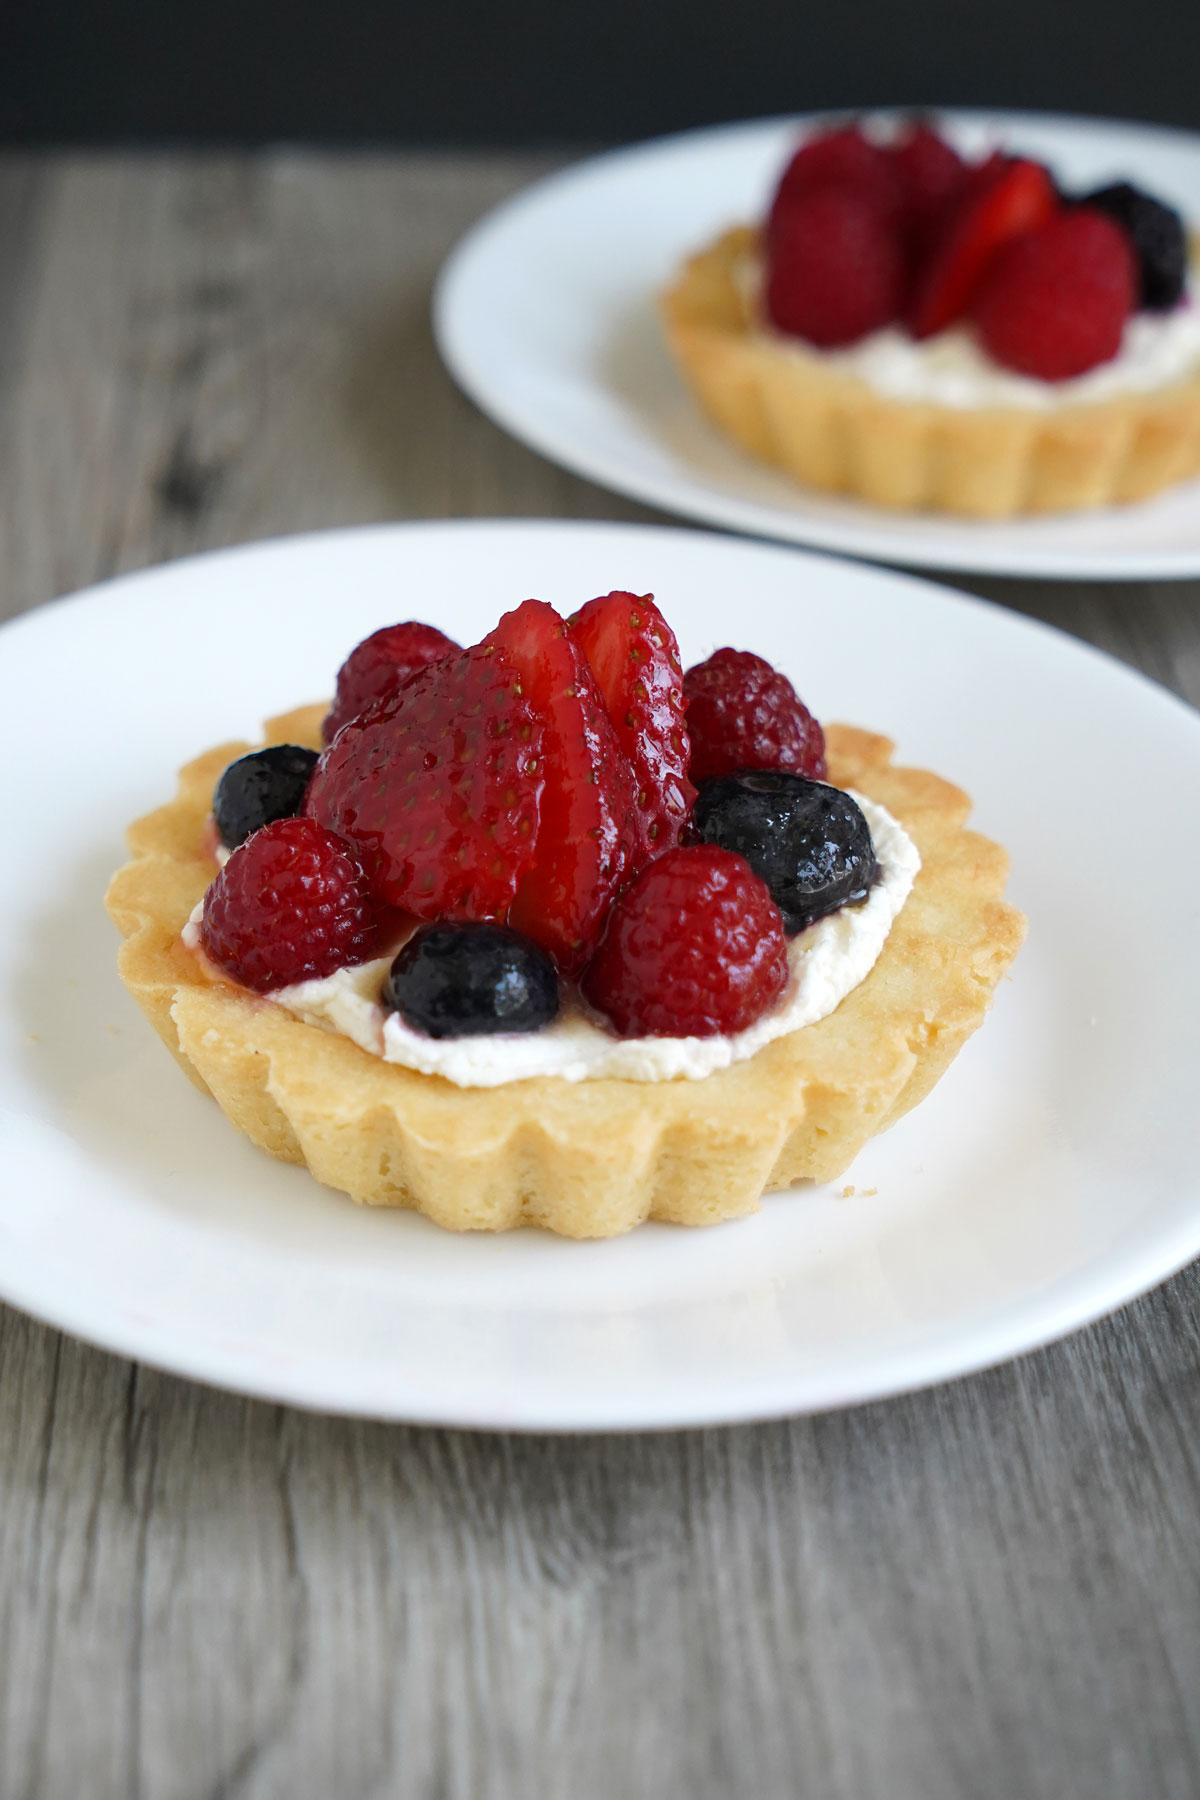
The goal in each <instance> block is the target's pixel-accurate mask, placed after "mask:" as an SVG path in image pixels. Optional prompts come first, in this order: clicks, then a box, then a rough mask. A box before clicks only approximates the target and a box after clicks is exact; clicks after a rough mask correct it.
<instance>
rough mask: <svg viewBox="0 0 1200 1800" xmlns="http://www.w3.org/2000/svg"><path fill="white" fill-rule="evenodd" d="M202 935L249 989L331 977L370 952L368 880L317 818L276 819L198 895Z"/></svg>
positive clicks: (210, 951)
mask: <svg viewBox="0 0 1200 1800" xmlns="http://www.w3.org/2000/svg"><path fill="white" fill-rule="evenodd" d="M200 942H201V944H202V946H203V948H204V952H205V955H206V956H208V957H209V958H210V959H211V961H213V962H215V963H216V964H217V966H218V967H219V968H222V969H224V970H225V973H226V974H227V975H232V976H233V978H234V980H235V981H240V982H241V983H242V985H243V986H244V987H248V988H253V989H254V990H255V992H256V993H259V994H269V993H271V992H272V991H273V990H274V989H275V988H281V987H290V986H291V984H292V983H293V982H294V981H313V980H315V979H317V978H318V977H320V976H323V975H332V974H333V973H334V971H335V970H336V969H344V968H347V967H348V966H349V965H350V964H351V963H360V962H366V961H367V959H368V958H369V957H371V956H373V955H374V954H375V948H376V925H375V915H374V912H373V910H372V906H371V896H370V892H369V890H368V887H367V879H366V876H365V875H364V874H363V871H362V868H361V867H360V865H359V862H358V859H357V857H356V856H355V855H354V852H353V851H352V849H351V848H350V846H349V844H346V843H343V841H342V839H341V838H338V837H335V836H334V834H333V833H332V832H331V831H326V830H325V828H324V826H323V825H318V824H317V822H316V820H315V819H276V820H274V821H273V822H272V823H271V824H270V825H264V826H263V828H262V830H261V831H256V832H255V834H254V836H253V837H251V838H247V839H246V842H245V843H244V844H241V845H239V847H238V848H237V849H236V850H235V851H234V853H233V855H232V856H231V857H230V859H229V861H228V862H227V863H226V864H225V867H224V868H223V869H222V870H221V872H220V874H219V875H218V876H217V878H216V880H215V881H214V882H213V884H212V886H211V887H210V888H209V890H208V893H207V894H206V896H205V899H204V916H203V919H202V920H201V924H200Z"/></svg>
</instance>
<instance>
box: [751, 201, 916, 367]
mask: <svg viewBox="0 0 1200 1800" xmlns="http://www.w3.org/2000/svg"><path fill="white" fill-rule="evenodd" d="M906 282H907V266H906V259H905V254H904V246H903V243H902V241H901V236H900V232H899V229H898V227H897V226H896V225H895V224H894V223H893V222H892V221H891V220H890V219H889V218H888V217H887V216H886V214H884V213H883V212H882V211H881V210H880V208H879V207H878V206H877V205H876V204H875V203H874V202H873V201H872V200H871V199H870V198H869V197H866V196H864V195H863V194H861V193H859V192H857V191H856V190H855V189H853V188H848V187H828V188H817V189H815V190H814V191H813V192H811V193H804V194H800V195H798V196H797V197H796V198H795V199H794V200H791V201H789V202H788V205H787V207H786V208H785V209H783V210H782V211H781V212H780V213H779V216H778V219H777V221H776V223H775V225H774V227H773V229H772V233H771V237H770V255H769V259H768V267H767V283H766V295H765V298H766V307H767V312H768V314H769V315H770V318H771V320H772V322H773V324H775V325H776V326H777V327H778V329H779V330H780V331H786V332H789V333H790V334H791V335H793V336H795V337H802V338H806V339H807V340H808V342H809V343H811V344H817V345H819V346H820V347H821V348H822V349H833V348H836V347H837V346H839V345H845V344H853V343H855V342H857V340H858V339H859V338H861V337H865V336H866V335H867V333H868V332H871V331H878V330H880V329H881V327H883V326H884V325H890V324H891V322H892V321H893V319H895V318H896V317H897V316H898V315H899V312H900V309H901V307H902V305H903V303H904V294H905V287H906Z"/></svg>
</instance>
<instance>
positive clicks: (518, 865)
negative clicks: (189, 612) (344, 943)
mask: <svg viewBox="0 0 1200 1800" xmlns="http://www.w3.org/2000/svg"><path fill="white" fill-rule="evenodd" d="M542 738H543V727H542V722H541V719H540V717H539V716H538V715H537V714H536V713H535V712H534V710H533V708H532V707H531V706H530V705H529V702H528V701H527V700H526V699H525V698H524V697H523V695H522V692H521V682H520V678H519V676H518V674H517V671H516V669H515V668H514V666H513V664H512V663H511V662H510V661H509V659H508V658H507V657H506V656H503V655H497V654H494V653H493V652H491V651H489V650H486V649H484V648H478V649H475V650H460V651H458V652H456V653H453V654H451V655H448V656H445V657H443V658H441V659H440V660H439V661H438V662H434V663H430V665H429V666H428V668H425V669H421V670H419V671H418V672H417V674H415V675H414V676H412V677H411V678H410V679H409V681H408V682H406V684H405V685H404V686H403V687H402V688H400V689H398V690H397V691H396V692H395V693H393V694H391V695H390V696H388V697H387V698H385V699H383V700H381V701H378V702H377V703H376V705H375V706H373V707H372V708H371V709H370V711H368V712H367V713H366V714H364V716H363V717H362V718H361V719H360V720H359V722H358V723H357V725H355V727H354V729H353V730H352V731H343V732H340V733H339V734H338V736H337V737H336V738H335V739H334V741H333V743H332V744H330V746H329V748H328V749H327V750H326V751H325V753H324V755H323V756H322V758H321V760H320V762H319V763H318V764H317V767H316V772H315V773H314V775H313V778H312V781H311V782H310V784H309V789H308V796H307V798H306V800H305V806H304V810H305V812H306V813H308V814H310V815H311V816H312V817H313V818H315V819H319V820H320V822H321V823H322V824H323V825H327V826H328V827H329V828H330V830H332V831H337V832H340V833H341V835H342V836H343V837H345V838H348V839H349V840H350V841H351V843H353V844H355V845H356V846H357V848H358V853H359V855H360V856H361V858H362V861H363V866H364V867H365V869H366V871H367V874H368V876H369V878H370V880H371V883H372V886H373V888H374V889H375V892H376V894H377V895H378V897H379V898H380V899H381V900H384V901H386V902H387V903H388V904H389V905H390V906H402V907H406V908H407V909H408V910H409V911H410V912H413V913H415V914H416V915H417V916H418V918H422V919H503V918H504V916H505V914H506V913H507V911H508V909H509V907H510V906H511V905H512V900H513V895H514V894H515V893H516V891H517V883H518V881H519V880H520V878H521V876H522V875H523V874H524V872H525V871H526V870H527V869H528V868H529V867H530V864H531V863H532V861H533V854H534V845H535V843H536V841H537V832H538V817H539V805H540V800H541V793H542V786H543V774H542V765H541V756H542Z"/></svg>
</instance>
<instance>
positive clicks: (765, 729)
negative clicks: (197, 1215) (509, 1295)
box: [107, 591, 1023, 1237]
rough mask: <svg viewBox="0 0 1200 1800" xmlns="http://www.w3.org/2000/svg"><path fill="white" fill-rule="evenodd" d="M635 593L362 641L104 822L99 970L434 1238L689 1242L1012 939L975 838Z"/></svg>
mask: <svg viewBox="0 0 1200 1800" xmlns="http://www.w3.org/2000/svg"><path fill="white" fill-rule="evenodd" d="M891 752H892V746H891V744H890V743H889V742H888V741H887V739H886V738H883V737H880V736H877V735H875V734H874V733H872V732H869V731H863V730H859V729H856V728H854V727H851V726H846V725H832V726H830V727H829V729H828V730H827V731H825V730H822V727H821V726H820V724H819V723H818V722H817V720H816V719H815V718H814V717H813V715H812V714H811V713H810V712H809V711H808V709H807V708H806V707H805V705H804V704H803V702H802V701H801V700H800V698H799V697H798V695H797V694H796V691H795V689H794V688H793V686H792V684H791V682H790V681H789V680H788V679H787V677H786V676H785V675H783V674H782V673H781V672H779V671H778V670H776V669H774V668H773V667H772V666H771V665H770V663H768V662H767V661H765V660H764V659H763V658H762V657H760V656H758V655H756V654H754V653H752V652H749V651H741V650H734V649H721V650H718V651H716V652H715V654H713V655H712V656H710V657H708V658H707V660H706V661H704V662H702V663H700V664H698V665H697V666H696V667H694V668H691V669H689V670H688V671H687V672H686V674H685V673H684V671H683V669H682V666H681V663H680V658H679V652H678V648H677V645H676V641H675V637H674V634H673V633H672V631H671V628H670V626H669V625H668V624H667V622H666V620H665V619H664V617H663V616H662V614H661V612H660V611H659V609H658V607H657V606H656V604H655V602H654V600H653V598H652V597H651V596H649V595H643V596H638V595H634V594H630V593H626V592H623V591H619V592H613V593H610V594H606V595H603V596H602V597H600V598H598V599H594V600H590V601H588V602H587V604H586V605H584V606H583V607H582V608H581V609H580V610H579V611H578V612H577V613H575V614H574V616H573V617H572V618H571V619H570V620H566V619H563V618H562V617H560V615H559V614H558V613H556V612H555V611H554V609H553V608H552V607H550V606H548V605H547V604H545V603H544V602H541V601H537V600H527V601H525V602H524V603H523V604H522V605H520V606H518V607H516V608H515V609H514V610H513V611H511V612H509V613H507V614H505V615H504V617H503V618H501V619H500V620H499V622H498V623H497V625H496V626H495V628H494V630H492V631H491V632H490V633H489V634H488V635H487V637H485V638H484V640H483V641H482V643H479V644H475V645H473V646H470V647H468V648H460V647H459V646H458V645H456V644H454V643H452V642H451V640H450V639H448V638H447V637H445V636H444V635H443V634H442V633H441V632H439V631H436V630H435V629H433V628H432V627H430V626H427V625H419V624H402V625H396V626H389V627H385V628H384V629H383V630H381V631H378V632H376V633H374V634H373V635H372V636H371V637H369V638H367V639H366V640H365V641H364V642H363V643H361V644H359V645H358V646H357V647H356V648H355V649H354V650H353V651H352V652H351V654H350V656H349V658H348V659H347V661H346V662H345V664H344V665H343V667H342V669H341V671H340V673H339V675H338V679H337V686H336V694H335V697H334V700H333V703H332V706H331V707H327V706H325V705H318V706H307V707H301V708H300V709H299V710H297V711H295V712H293V713H289V714H287V715H286V716H284V717H282V718H277V719H273V720H271V721H270V722H269V723H268V725H267V727H266V733H265V741H264V743H263V744H262V745H261V746H259V747H258V748H251V747H250V746H248V745H245V744H224V745H222V746H220V747H219V748H217V749H214V750H211V751H209V752H207V753H206V754H205V755H203V756H200V757H199V758H198V759H197V760H196V761H194V762H192V763H190V764H188V766H187V767H186V768H185V769H184V770H183V771H182V775H181V778H180V783H179V791H178V794H177V796H176V798H175V799H174V800H172V801H171V802H170V803H169V804H168V805H166V806H164V807H162V808H160V809H159V810H158V811H157V812H154V813H151V814H150V815H149V816H148V817H146V818H143V819H139V820H138V821H136V823H135V824H134V825H133V826H132V827H131V828H130V832H129V844H130V849H131V851H132V855H133V860H132V861H131V862H130V863H129V864H127V866H126V867H125V868H123V869H121V870H120V871H119V872H118V873H117V875H116V876H115V877H114V879H113V882H112V885H111V887H110V890H109V894H108V900H107V904H108V909H109V911H110V913H111V915H112V917H113V919H114V921H115V922H116V924H117V926H118V928H119V930H120V932H121V933H122V936H123V938H124V940H125V942H124V944H123V946H122V949H121V956H120V969H121V974H122V976H123V978H124V980H125V982H126V984H127V986H128V987H129V989H130V991H131V993H132V994H133V996H134V998H135V999H136V1000H137V1002H138V1004H139V1005H140V1006H141V1007H142V1009H143V1010H144V1012H145V1013H146V1015H147V1016H148V1018H149V1019H150V1021H151V1023H152V1024H153V1025H154V1026H155V1028H156V1030H157V1031H158V1032H159V1034H160V1035H161V1036H162V1037H163V1039H164V1040H165V1042H166V1043H167V1045H168V1046H169V1048H170V1049H171V1050H172V1051H173V1052H174V1054H175V1055H176V1056H177V1057H178V1059H179V1061H180V1062H181V1063H182V1064H183V1066H184V1068H185V1069H186V1070H187V1071H188V1073H189V1074H190V1075H191V1077H192V1079H193V1080H194V1081H195V1082H196V1083H197V1084H198V1085H199V1086H200V1087H201V1088H203V1089H205V1090H207V1091H208V1092H209V1093H211V1094H212V1095H213V1097H214V1098H215V1099H216V1100H217V1102H218V1103H219V1105H220V1106H221V1107H222V1108H223V1109H224V1111H225V1112H226V1114H227V1115H228V1117H229V1118H230V1120H231V1121H232V1122H233V1124H234V1125H236V1126H237V1127H238V1128H239V1129H240V1130H242V1131H244V1132H246V1133H247V1134H248V1135H249V1136H250V1137H251V1138H252V1139H253V1140H254V1142H255V1143H256V1144H258V1145H260V1146H261V1147H262V1148H263V1149H265V1150H267V1151H269V1152H271V1153H272V1154H273V1155H275V1156H278V1157H281V1158H285V1159H287V1160H289V1161H292V1162H300V1163H305V1164H307V1166H308V1168H309V1169H310V1170H311V1171H312V1173H313V1175H314V1176H316V1178H317V1179H318V1180H319V1181H322V1182H325V1183H327V1184H328V1185H329V1186H331V1187H334V1188H340V1189H342V1190H344V1191H345V1192H346V1193H348V1194H350V1195H352V1196H353V1197H354V1198H355V1199H356V1200H359V1201H362V1202H365V1203H366V1204H369V1205H374V1206H399V1207H410V1208H416V1209H418V1210H420V1211H421V1212H423V1213H425V1214H426V1215H427V1216H428V1217H430V1218H431V1219H434V1220H436V1221H438V1222H439V1223H440V1224H442V1225H444V1226H448V1227H450V1228H452V1229H454V1230H505V1229H507V1228H509V1227H513V1226H518V1225H525V1224H536V1225H541V1226H544V1227H547V1228H548V1229H550V1230H552V1231H556V1232H560V1233H563V1234H565V1235H568V1236H572V1237H606V1236H611V1235H614V1234H616V1233H618V1232H623V1231H627V1230H628V1229H630V1227H632V1226H634V1225H636V1224H638V1223H639V1222H640V1221H642V1220H644V1219H661V1220H670V1221H674V1222H676V1223H681V1224H689V1225H700V1224H709V1223H712V1222H715V1221H717V1220H721V1219H727V1218H731V1217H734V1216H736V1215H738V1214H742V1213H747V1212H750V1211H752V1210H754V1209H755V1208H756V1207H757V1206H758V1203H759V1200H760V1197H761V1195H762V1194H763V1193H764V1192H765V1191H766V1190H768V1189H772V1188H781V1187H785V1186H788V1185H789V1184H791V1183H793V1182H796V1181H800V1180H805V1179H807V1180H815V1181H825V1180H829V1179H831V1178H833V1177H834V1176H837V1175H840V1174H841V1173H842V1171H843V1170H844V1169H845V1168H846V1167H847V1165H848V1164H849V1163H850V1162H851V1161H852V1160H853V1158H854V1157H855V1155H856V1154H857V1153H858V1151H859V1150H860V1149H861V1147H862V1145H863V1144H864V1142H865V1141H866V1139H867V1138H868V1137H870V1136H871V1135H872V1134H873V1133H875V1132H878V1131H881V1130H883V1129H884V1128H885V1127H886V1126H887V1125H889V1124H891V1123H892V1121H893V1120H895V1119H897V1118H899V1117H900V1115H901V1114H902V1113H904V1112H906V1111H907V1110H908V1108H909V1107H911V1106H912V1105H914V1104H915V1103H916V1102H917V1101H918V1100H920V1099H921V1097H922V1096H923V1095H924V1094H925V1093H926V1092H927V1091H928V1089H929V1088H930V1087H931V1086H932V1084H933V1083H934V1082H935V1081H936V1080H937V1079H938V1077H939V1076H940V1075H941V1073H942V1072H943V1070H944V1069H945V1068H946V1067H947V1065H948V1064H949V1063H950V1061H951V1059H952V1058H953V1057H954V1055H955V1054H956V1052H957V1051H958V1049H959V1048H960V1046H961V1045H962V1044H963V1042H964V1041H965V1039H966V1038H967V1037H968V1036H969V1034H970V1033H971V1032H972V1031H973V1030H974V1029H975V1028H976V1026H977V1025H978V1024H979V1023H980V1021H981V1019H982V1018H983V1015H984V1013H985V1011H986V1009H987V1007H988V1004H989V1002H990V999H991V996H992V993H993V991H994V989H995V986H996V983H997V982H998V981H999V979H1000V977H1001V975H1002V974H1003V973H1004V971H1005V970H1006V969H1007V967H1008V965H1009V963H1010V962H1011V961H1012V958H1013V957H1014V955H1015V954H1016V951H1017V949H1018V947H1019V944H1020V941H1021V937H1022V933H1023V921H1022V919H1021V916H1020V914H1019V913H1017V912H1016V911H1015V910H1014V909H1013V908H1012V907H1011V906H1009V905H1007V904H1006V903H1005V902H1004V900H1003V899H1002V897H1001V896H1002V892H1003V887H1004V882H1005V877H1006V873H1007V858H1006V856H1005V853H1004V852H1003V850H1001V849H1000V848H999V847H998V846H997V845H995V844H993V843H990V842H989V841H988V840H987V839H985V838H982V837H979V836H978V835H976V834H975V833H973V832H971V831H968V830H966V829H965V820H966V816H967V812H968V808H969V802H968V800H967V797H966V795H965V794H963V793H962V792H961V790H960V789H958V788H956V787H953V786H951V785H950V784H949V783H948V782H947V781H944V780H942V779H941V778H940V777H939V776H936V775H933V774H929V773H927V772H925V771H923V770H920V769H907V768H898V767H896V766H894V765H893V763H892V760H891Z"/></svg>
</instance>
